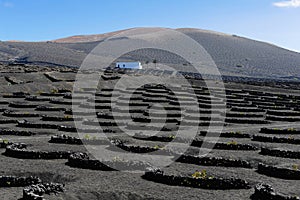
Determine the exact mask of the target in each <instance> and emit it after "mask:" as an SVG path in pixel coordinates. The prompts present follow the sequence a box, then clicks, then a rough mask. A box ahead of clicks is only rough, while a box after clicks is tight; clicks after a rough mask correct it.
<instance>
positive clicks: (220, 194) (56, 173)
mask: <svg viewBox="0 0 300 200" xmlns="http://www.w3.org/2000/svg"><path fill="white" fill-rule="evenodd" d="M26 71H27V72H26ZM28 71H31V72H28ZM76 72H77V70H76V69H72V68H65V67H37V66H27V67H21V66H1V73H0V83H1V84H0V92H1V94H0V110H1V113H0V122H3V123H0V138H2V139H3V140H4V141H7V142H12V143H17V142H22V143H26V144H28V147H27V149H28V150H34V151H47V152H52V151H71V152H87V150H86V149H85V147H84V146H83V145H74V144H61V143H60V144H58V143H49V140H50V139H51V136H54V135H62V134H64V135H67V136H72V137H78V134H77V133H76V132H66V131H63V130H59V128H58V127H59V126H62V125H67V126H74V122H72V121H69V120H65V121H64V120H63V121H59V120H58V121H48V120H42V116H43V115H47V116H52V117H60V118H62V119H66V118H69V117H70V112H69V113H68V114H65V112H64V111H63V110H68V109H71V107H72V106H71V105H68V104H67V103H62V104H57V102H58V101H63V102H70V101H71V100H70V98H69V97H70V96H69V95H68V93H69V92H68V90H69V91H72V86H73V82H72V80H75V76H76ZM45 73H47V74H50V75H51V77H53V78H55V79H57V80H59V81H55V80H54V79H53V80H52V79H51V78H50V79H51V80H50V79H49V76H45ZM104 73H105V72H103V71H102V72H99V76H100V75H103V74H104ZM143 73H147V70H145V72H143ZM136 74H139V72H136ZM113 75H114V76H135V74H131V75H129V74H128V75H127V74H124V75H122V74H119V73H117V72H116V73H113ZM107 76H108V77H109V76H112V75H111V74H110V73H108V74H107ZM145 76H154V75H152V74H150V73H149V74H147V75H145ZM5 77H12V78H14V79H16V80H19V81H21V82H20V83H16V84H12V83H11V82H9V81H7V79H5ZM171 80H173V81H174V83H173V85H172V86H174V87H175V86H178V87H179V88H180V87H182V85H180V83H181V81H180V79H179V78H178V77H176V76H174V77H172V79H171ZM27 81H32V82H27ZM116 81H118V80H103V79H101V80H100V84H99V85H100V88H99V96H97V98H96V99H98V100H106V99H109V98H107V96H106V97H105V95H102V96H101V94H107V93H109V92H108V91H104V90H102V91H101V89H103V88H107V87H109V86H111V85H112V84H113V83H115V82H116ZM190 81H191V82H193V85H195V86H198V87H199V88H204V87H205V86H204V85H203V81H201V80H194V79H191V80H190ZM210 81H213V80H210ZM254 82H255V81H254ZM250 83H251V84H250ZM255 84H256V85H254V83H253V82H247V81H245V80H240V81H235V82H232V81H230V80H228V81H227V82H226V83H225V86H226V90H227V100H232V101H228V102H231V103H232V102H233V101H234V102H235V103H236V104H235V105H232V106H231V105H227V108H226V110H227V112H228V113H232V114H239V115H237V117H235V116H234V115H231V116H227V118H230V119H234V120H232V123H226V126H225V127H224V130H223V132H224V133H225V132H227V133H231V135H232V137H220V138H219V140H218V143H223V144H225V145H230V144H233V146H234V145H235V144H240V145H245V144H251V145H253V146H255V147H257V150H251V151H246V150H230V149H226V150H222V149H213V150H212V151H211V152H210V153H209V154H208V155H207V156H208V157H222V158H224V159H237V160H244V161H248V162H249V163H250V164H251V165H252V168H250V169H247V168H239V167H222V166H204V165H195V164H187V163H180V162H174V163H172V164H171V165H169V166H168V167H165V168H164V169H162V170H164V172H165V174H173V175H180V176H186V177H192V174H193V173H194V172H196V171H197V170H198V171H201V170H207V173H208V174H209V175H210V176H214V177H218V178H232V177H234V178H240V179H243V180H246V181H247V182H249V184H250V186H251V189H237V190H207V189H199V188H189V187H182V186H170V185H165V184H162V183H156V182H152V181H148V180H145V179H143V178H142V177H141V176H142V175H143V173H130V172H121V171H101V170H90V169H80V168H73V167H70V166H68V165H67V164H66V163H67V161H68V160H67V159H51V160H46V159H22V158H14V157H10V156H8V155H5V154H4V153H5V151H6V149H5V148H2V149H0V152H1V155H0V165H1V169H0V176H7V175H14V176H26V177H27V176H38V177H40V178H41V179H42V181H43V182H55V183H64V184H65V192H64V193H61V194H57V195H53V194H52V195H45V198H46V199H68V200H79V199H81V200H82V199H89V200H94V199H115V200H119V199H121V200H123V199H124V200H125V199H128V200H129V199H170V200H171V199H234V200H241V199H243V200H244V199H245V200H246V199H250V197H251V195H252V194H253V193H254V186H255V185H256V184H258V183H261V182H264V183H267V184H270V185H272V186H273V187H274V189H275V190H276V191H278V192H281V193H284V194H286V195H291V196H296V195H298V196H299V195H300V188H299V179H298V180H288V179H280V178H274V177H271V176H266V175H263V174H261V173H258V172H257V166H258V163H264V164H267V165H270V166H274V167H284V168H287V169H291V170H299V169H300V166H299V164H300V162H299V159H291V158H287V157H275V156H269V155H262V154H260V148H261V147H266V148H269V149H281V150H287V151H293V152H298V153H299V154H300V148H299V145H297V144H292V143H270V142H260V141H259V142H258V141H253V140H252V136H253V135H260V136H268V137H282V138H290V140H293V139H300V135H299V134H296V131H295V130H299V129H300V125H299V122H289V121H285V120H284V119H289V118H297V114H295V113H297V112H298V111H296V110H297V109H299V101H300V96H299V89H300V88H299V84H297V83H287V82H276V81H274V80H272V81H270V82H261V83H259V82H255ZM289 86H293V88H294V90H292V89H290V88H289ZM199 88H198V89H199ZM153 90H154V91H153ZM155 90H156V89H155V87H154V88H152V89H148V90H147V89H143V90H142V93H139V94H137V96H139V97H140V98H141V99H143V98H146V97H149V95H150V94H152V95H153V93H155ZM83 91H86V92H88V89H86V90H83ZM128 91H130V90H128ZM128 91H127V90H126V91H125V90H124V91H118V92H119V93H120V94H122V92H128ZM20 92H22V93H20ZM156 94H157V93H156ZM28 96H36V98H37V99H39V100H37V99H36V100H35V101H34V100H30V98H28ZM183 96H188V93H187V92H186V91H184V92H183ZM206 97H207V96H206ZM198 98H199V100H202V104H203V101H205V95H203V94H202V95H199V96H198ZM215 98H216V99H218V100H221V101H224V97H218V95H216V96H215ZM82 101H83V103H82V104H80V106H81V105H86V104H87V102H88V99H83V100H82ZM119 101H120V102H122V99H119ZM134 101H135V102H139V103H142V102H143V101H138V100H134ZM55 102H56V103H55ZM212 102H214V101H212ZM149 103H151V101H150V102H149ZM239 103H240V104H241V106H239V105H238V104H239ZM266 103H267V104H268V105H269V107H264V108H262V109H261V112H259V113H256V112H255V113H254V112H248V111H243V112H242V111H241V112H237V111H233V110H234V109H233V108H234V107H235V108H258V107H260V106H262V105H265V104H266ZM16 104H18V105H19V104H20V105H23V106H24V108H22V107H16V106H15V105H16ZM167 104H168V103H167ZM28 105H31V106H29V107H28ZM96 105H103V103H97V104H96ZM247 105H251V106H249V107H247ZM26 106H27V108H25V107H26ZM41 106H47V107H56V108H62V109H61V110H60V111H40V110H39V109H36V107H41ZM279 108H284V109H279ZM139 109H142V107H141V108H139ZM143 109H146V108H143ZM7 110H11V111H14V113H18V114H25V116H21V117H16V116H14V117H10V116H5V114H3V113H4V112H5V111H7ZM274 110H275V111H278V112H273V113H272V112H270V111H274ZM97 111H99V112H108V113H109V109H98V110H97ZM268 111H269V113H272V114H273V115H272V116H277V117H282V118H284V119H283V121H278V120H266V117H267V116H268V115H269V114H267V113H268ZM280 111H282V112H293V113H294V114H293V116H288V115H285V116H283V115H281V114H280ZM87 112H90V111H89V110H87ZM32 113H35V114H38V116H34V117H26V114H32ZM119 114H120V115H122V113H121V112H120V113H119ZM188 114H191V113H188V112H187V111H185V112H183V115H184V116H187V115H188ZM221 114H222V113H221ZM247 114H249V115H250V114H260V115H259V116H258V117H251V118H249V117H247ZM241 115H245V117H241ZM139 116H140V117H144V118H146V117H147V115H146V113H144V115H143V113H142V114H141V115H139ZM203 116H204V117H205V116H209V115H207V114H205V115H203ZM299 116H300V113H299ZM82 118H83V119H78V120H84V118H85V115H83V116H82ZM8 119H13V120H18V121H19V123H20V122H21V121H22V120H27V121H28V122H29V123H32V124H54V125H57V128H54V129H53V128H52V129H45V128H24V127H22V126H20V124H19V125H18V122H17V121H16V122H11V123H5V120H8ZM241 119H248V120H250V121H244V122H242V123H241V121H240V120H241ZM252 119H253V120H256V122H255V121H254V122H253V121H251V120H252ZM99 120H100V121H101V120H102V121H108V122H109V121H111V119H109V118H108V117H107V118H105V117H104V119H102V118H101V119H100V118H99ZM183 120H185V121H186V122H191V121H193V120H192V119H191V118H184V117H183ZM261 121H263V122H266V121H268V124H260V123H258V122H261ZM200 122H202V121H200ZM252 122H253V123H254V124H250V123H252ZM128 123H132V122H128ZM158 124H159V122H158ZM263 127H268V128H276V130H279V129H287V130H289V132H288V134H284V133H282V134H281V133H275V132H274V133H271V134H266V133H261V132H260V130H261V128H263ZM106 128H107V129H111V130H115V132H114V133H109V134H110V135H111V136H114V138H118V139H119V140H122V141H125V142H126V143H125V144H126V145H133V146H146V147H155V146H164V144H165V143H164V142H159V141H154V140H153V141H151V140H147V141H146V140H141V139H137V138H132V137H131V136H129V135H126V134H124V133H123V132H120V131H118V129H116V127H110V126H107V127H106ZM186 128H187V129H188V127H186ZM126 129H127V131H128V132H131V133H138V132H139V130H131V129H130V127H127V128H126ZM3 130H14V131H15V132H17V131H31V132H33V133H35V134H34V135H31V136H20V135H13V134H9V135H8V134H7V132H5V131H3ZM206 130H207V127H206V126H201V127H200V130H199V131H206ZM5 133H6V134H5ZM149 133H151V131H149ZM294 133H295V134H294ZM87 134H89V133H88V131H87ZM90 134H91V135H92V133H90ZM159 134H160V135H161V136H165V137H168V136H170V135H171V134H174V131H161V132H160V133H159ZM239 134H248V135H249V136H250V137H249V138H248V137H235V135H239ZM229 135H230V134H229ZM87 139H88V140H93V138H89V137H87ZM196 139H197V140H203V139H204V136H202V135H201V133H200V132H199V133H198V135H197V136H196ZM0 142H1V141H0ZM178 145H180V142H179V143H178ZM102 146H103V148H106V149H107V150H109V151H113V150H111V149H110V148H108V146H105V145H102ZM190 148H191V149H190V150H191V151H195V152H197V150H199V148H198V147H190ZM295 165H297V166H299V169H298V168H296V167H295ZM22 190H23V188H22V187H6V188H1V187H0V194H1V199H5V200H16V199H21V198H22Z"/></svg>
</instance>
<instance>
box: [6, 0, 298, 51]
mask: <svg viewBox="0 0 300 200" xmlns="http://www.w3.org/2000/svg"><path fill="white" fill-rule="evenodd" d="M299 21H300V0H119V1H117V0H0V40H24V41H45V40H52V39H57V38H62V37H66V36H71V35H78V34H97V33H105V32H110V31H115V30H120V29H126V28H132V27H149V26H150V27H169V28H179V27H193V28H200V29H208V30H214V31H219V32H224V33H229V34H236V35H240V36H245V37H249V38H252V39H257V40H262V41H266V42H270V43H273V44H276V45H279V46H282V47H286V48H289V49H292V50H297V51H300V37H299V36H300V26H299V24H300V23H299Z"/></svg>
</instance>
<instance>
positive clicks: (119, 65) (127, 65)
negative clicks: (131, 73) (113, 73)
mask: <svg viewBox="0 0 300 200" xmlns="http://www.w3.org/2000/svg"><path fill="white" fill-rule="evenodd" d="M116 68H120V69H143V66H142V64H141V63H140V62H117V63H116Z"/></svg>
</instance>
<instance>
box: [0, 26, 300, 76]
mask: <svg viewBox="0 0 300 200" xmlns="http://www.w3.org/2000/svg"><path fill="white" fill-rule="evenodd" d="M177 30H178V31H181V32H183V33H185V34H187V35H188V36H190V37H191V38H193V39H194V40H196V41H197V42H199V43H200V44H201V45H202V46H203V47H204V48H205V49H206V50H207V52H208V53H209V54H210V55H211V56H212V58H213V59H214V61H215V62H216V64H217V66H218V67H219V69H220V72H221V73H222V74H224V75H236V76H251V77H273V78H275V77H292V78H293V77H299V76H300V54H299V53H296V52H292V51H289V50H286V49H283V48H280V47H277V46H274V45H272V44H268V43H264V42H259V41H255V40H250V39H247V38H242V37H238V36H232V35H227V34H223V33H216V32H212V31H205V30H203V31H199V30H198V29H197V30H195V29H186V28H185V29H177ZM119 32H120V31H117V32H112V33H107V34H99V35H90V36H89V35H86V36H75V37H69V38H64V39H58V40H55V41H52V42H0V61H8V60H9V59H12V58H18V59H21V60H25V61H27V62H32V63H36V64H46V65H49V64H53V65H66V66H75V67H78V66H80V65H81V63H82V61H83V60H84V58H85V57H86V55H87V54H88V53H89V52H90V51H91V50H92V49H93V48H94V47H96V45H97V44H98V43H99V42H101V40H103V39H105V38H107V37H110V36H113V35H115V34H117V33H119ZM124 57H125V58H127V59H136V60H140V61H144V62H145V61H150V62H151V61H152V60H153V59H156V60H157V61H159V62H163V63H177V66H178V67H179V68H182V69H183V68H184V67H185V66H184V65H183V62H184V61H182V59H179V58H176V57H174V56H172V55H169V54H167V53H166V52H163V51H158V50H139V51H136V52H132V53H130V54H127V55H124ZM146 67H147V66H146ZM183 70H184V69H183Z"/></svg>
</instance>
